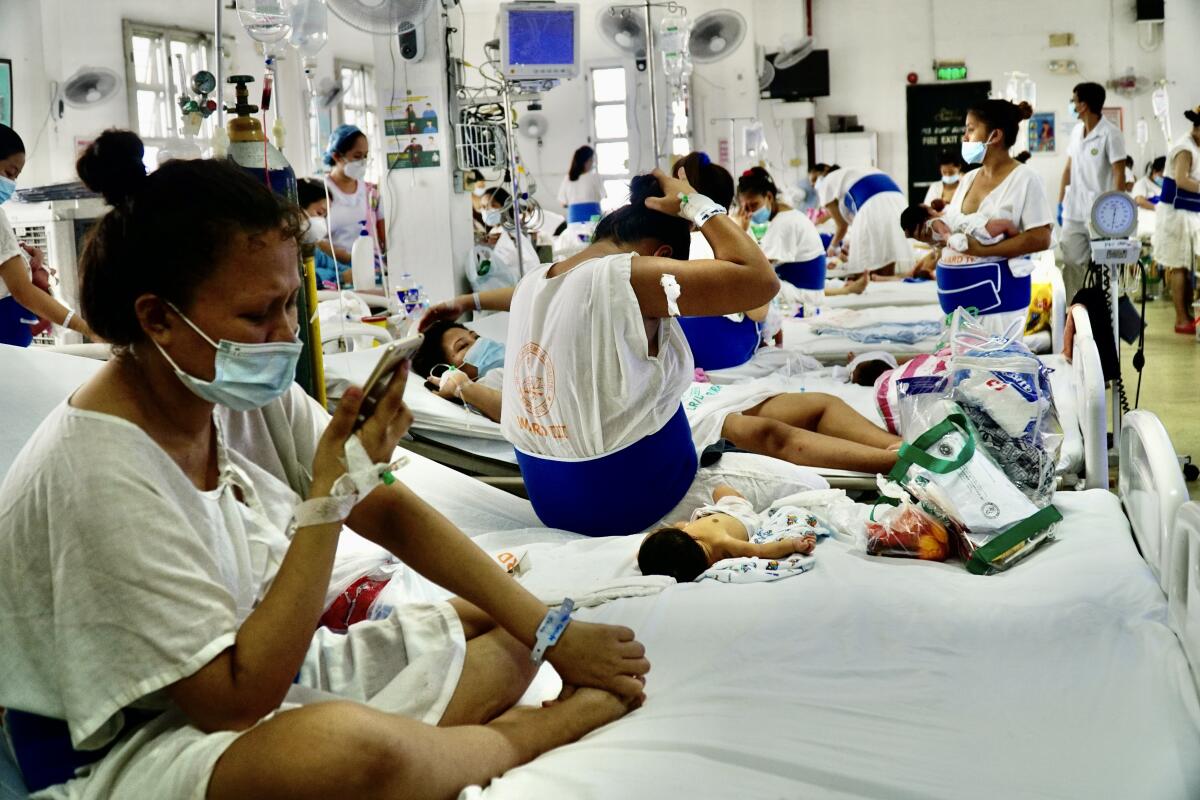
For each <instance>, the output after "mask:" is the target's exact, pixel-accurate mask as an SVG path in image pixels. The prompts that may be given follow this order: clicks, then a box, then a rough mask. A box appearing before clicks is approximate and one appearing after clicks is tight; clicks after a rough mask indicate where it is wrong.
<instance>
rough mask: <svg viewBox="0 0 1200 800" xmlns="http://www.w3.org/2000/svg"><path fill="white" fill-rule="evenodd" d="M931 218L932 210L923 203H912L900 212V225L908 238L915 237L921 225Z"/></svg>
mask: <svg viewBox="0 0 1200 800" xmlns="http://www.w3.org/2000/svg"><path fill="white" fill-rule="evenodd" d="M932 218H933V212H932V211H931V210H930V209H929V206H927V205H925V204H924V203H913V204H912V205H911V206H909V207H908V208H906V209H904V210H903V211H902V212H900V227H901V228H902V229H903V230H904V235H905V236H907V237H908V238H910V239H915V238H917V235H918V234H919V233H920V232H921V226H922V225H924V224H925V223H926V222H928V221H929V220H931V219H932Z"/></svg>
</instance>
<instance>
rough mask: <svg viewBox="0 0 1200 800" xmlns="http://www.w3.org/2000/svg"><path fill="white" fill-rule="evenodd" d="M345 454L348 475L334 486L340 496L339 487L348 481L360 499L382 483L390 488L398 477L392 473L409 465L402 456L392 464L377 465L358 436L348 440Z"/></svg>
mask: <svg viewBox="0 0 1200 800" xmlns="http://www.w3.org/2000/svg"><path fill="white" fill-rule="evenodd" d="M345 453H346V474H345V475H342V477H340V478H338V482H337V483H335V484H334V490H335V493H339V494H340V493H341V492H338V491H337V490H338V485H339V484H341V483H342V482H343V481H346V482H348V483H349V484H350V485H351V486H353V488H354V490H355V492H356V493H357V494H358V496H359V497H366V496H367V495H369V494H370V493H371V492H372V491H374V489H375V487H377V486H378V485H379V484H381V483H382V484H385V485H388V486H390V485H392V484H393V483H395V482H396V476H395V475H393V474H392V471H393V470H396V469H399V468H400V467H402V466H404V465H405V464H407V463H408V458H407V457H404V456H402V457H400V458H398V459H396V460H395V461H393V462H392V463H390V464H384V463H379V464H376V463H375V462H373V461H372V460H371V456H370V455H369V454H368V453H367V449H366V448H365V447H363V445H362V442H361V441H359V439H358V437H357V436H351V437H350V438H349V439H347V440H346V448H345Z"/></svg>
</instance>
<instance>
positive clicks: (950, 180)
mask: <svg viewBox="0 0 1200 800" xmlns="http://www.w3.org/2000/svg"><path fill="white" fill-rule="evenodd" d="M962 171H963V162H962V158H961V157H960V156H959V154H958V151H957V150H946V151H943V152H942V153H941V154H940V155H939V156H938V180H937V181H936V182H935V183H931V184H929V190H928V191H926V192H925V199H924V200H923V201H922V202H923V203H924V204H925V205H927V206H928V205H932V204H933V201H934V200H941V201H942V202H943V203H945V204H946V205H950V201H952V200H953V199H954V195H955V194H956V193H957V192H958V185H959V183H960V181H961V179H962Z"/></svg>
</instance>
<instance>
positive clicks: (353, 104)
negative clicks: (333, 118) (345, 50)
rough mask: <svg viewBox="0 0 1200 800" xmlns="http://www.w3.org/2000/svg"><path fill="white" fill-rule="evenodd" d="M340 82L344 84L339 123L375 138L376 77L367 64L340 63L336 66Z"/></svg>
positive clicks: (339, 109) (339, 103)
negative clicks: (352, 126)
mask: <svg viewBox="0 0 1200 800" xmlns="http://www.w3.org/2000/svg"><path fill="white" fill-rule="evenodd" d="M334 69H335V70H337V76H338V80H339V81H341V83H342V97H341V100H340V101H339V102H338V122H339V124H342V125H354V126H355V127H357V128H358V129H359V130H361V131H362V132H363V133H365V134H366V135H367V139H372V138H373V137H374V136H375V131H376V128H375V124H376V123H375V119H376V116H375V114H376V109H375V77H374V76H373V75H372V73H371V68H370V67H369V66H367V65H365V64H352V63H350V62H349V61H338V62H337V63H336V64H334Z"/></svg>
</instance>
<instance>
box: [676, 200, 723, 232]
mask: <svg viewBox="0 0 1200 800" xmlns="http://www.w3.org/2000/svg"><path fill="white" fill-rule="evenodd" d="M724 213H726V211H725V209H723V208H721V206H720V205H718V204H717V203H716V202H714V201H713V200H712V199H710V198H708V197H705V196H704V195H702V194H684V193H683V192H680V193H679V216H681V217H683V218H684V219H686V220H687V221H688V222H690V223H692V224H693V225H695V226H696V227H697V228H699V227H701V226H703V225H704V223H706V222H708V221H709V220H710V219H712V218H713V217H715V216H717V215H718V214H724Z"/></svg>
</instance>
